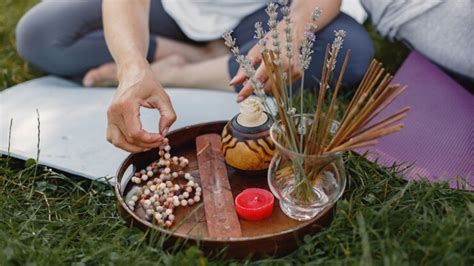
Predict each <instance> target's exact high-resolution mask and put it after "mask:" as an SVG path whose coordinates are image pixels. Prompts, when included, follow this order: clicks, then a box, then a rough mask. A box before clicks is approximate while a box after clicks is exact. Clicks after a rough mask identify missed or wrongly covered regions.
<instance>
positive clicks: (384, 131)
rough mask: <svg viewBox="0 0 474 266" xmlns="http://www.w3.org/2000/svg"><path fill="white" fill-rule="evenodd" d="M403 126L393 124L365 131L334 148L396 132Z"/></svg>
mask: <svg viewBox="0 0 474 266" xmlns="http://www.w3.org/2000/svg"><path fill="white" fill-rule="evenodd" d="M403 127H404V125H403V124H398V125H395V126H392V127H389V128H382V129H378V130H373V131H367V132H365V133H364V134H361V135H359V136H357V137H354V138H351V139H349V140H348V141H345V142H344V143H342V144H341V145H338V146H337V147H336V148H345V147H349V146H353V145H355V144H357V143H361V142H367V141H370V140H374V139H377V138H381V137H383V136H385V135H388V134H391V133H394V132H397V131H399V130H400V129H402V128H403ZM331 151H332V149H331Z"/></svg>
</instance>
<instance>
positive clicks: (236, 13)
mask: <svg viewBox="0 0 474 266" xmlns="http://www.w3.org/2000/svg"><path fill="white" fill-rule="evenodd" d="M268 2H269V1H268V0H163V1H162V3H163V8H164V9H165V11H166V12H167V13H168V14H169V15H170V16H171V17H172V18H173V19H174V20H175V21H176V23H177V24H178V25H179V27H180V28H181V30H182V31H183V32H184V33H185V34H186V35H187V36H188V37H189V38H190V39H193V40H195V41H210V40H215V39H219V38H221V36H222V34H223V33H224V32H225V31H227V30H231V29H233V28H235V27H236V26H237V25H238V24H239V22H240V21H241V20H242V19H243V18H244V17H246V16H247V15H250V14H252V13H253V12H255V11H257V10H258V9H260V8H262V7H264V6H266V5H267V3H268Z"/></svg>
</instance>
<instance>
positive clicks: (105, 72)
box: [82, 62, 118, 87]
mask: <svg viewBox="0 0 474 266" xmlns="http://www.w3.org/2000/svg"><path fill="white" fill-rule="evenodd" d="M82 84H83V85H84V86H86V87H115V86H117V84H118V80H117V65H116V64H115V63H113V62H110V63H105V64H103V65H101V66H99V67H96V68H93V69H91V70H89V71H88V72H87V73H86V75H85V76H84V78H83V79H82Z"/></svg>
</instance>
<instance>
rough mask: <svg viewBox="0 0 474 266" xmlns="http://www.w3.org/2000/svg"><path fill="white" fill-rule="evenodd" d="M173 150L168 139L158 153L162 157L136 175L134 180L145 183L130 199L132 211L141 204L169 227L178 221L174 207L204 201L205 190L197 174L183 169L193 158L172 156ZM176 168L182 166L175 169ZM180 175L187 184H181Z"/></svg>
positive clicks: (147, 215) (149, 215)
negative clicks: (195, 177)
mask: <svg viewBox="0 0 474 266" xmlns="http://www.w3.org/2000/svg"><path fill="white" fill-rule="evenodd" d="M170 151H171V146H170V145H169V144H168V141H167V139H165V145H163V146H162V147H160V150H159V152H158V155H159V156H160V158H159V159H158V160H156V161H154V162H152V163H151V164H150V165H148V166H147V167H146V168H145V169H141V170H140V171H137V172H136V173H135V174H134V175H133V177H132V179H131V181H132V182H133V183H135V184H137V185H140V184H143V186H142V187H140V188H139V189H138V190H137V191H136V192H135V194H134V195H133V196H132V197H131V198H130V200H129V201H128V202H127V205H128V207H129V208H130V209H131V210H132V211H133V210H135V208H136V206H137V204H138V203H139V204H140V205H141V207H142V208H143V209H144V210H145V218H146V219H147V220H148V221H153V222H155V223H157V224H159V225H160V226H163V227H167V228H169V227H171V226H172V225H173V224H174V223H175V222H176V217H175V215H174V209H175V208H177V207H180V206H182V207H186V206H192V205H194V204H195V203H197V202H199V201H201V193H202V189H201V187H200V186H199V184H198V183H197V182H195V181H194V177H193V176H192V175H191V174H190V173H187V172H184V171H183V169H184V168H185V167H187V166H188V165H189V160H188V159H187V158H185V157H183V156H181V157H177V156H171V154H170ZM175 168H179V169H178V170H176V171H174V170H172V169H175ZM179 178H184V179H185V180H186V181H187V183H186V184H185V185H180V184H179V183H178V181H179V180H178V179H179Z"/></svg>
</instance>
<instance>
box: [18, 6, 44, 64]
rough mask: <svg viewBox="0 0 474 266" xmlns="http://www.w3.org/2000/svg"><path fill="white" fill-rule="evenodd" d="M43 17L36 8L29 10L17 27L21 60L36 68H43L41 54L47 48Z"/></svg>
mask: <svg viewBox="0 0 474 266" xmlns="http://www.w3.org/2000/svg"><path fill="white" fill-rule="evenodd" d="M42 20H43V18H42V16H41V15H40V14H39V12H37V10H36V7H34V8H33V9H31V10H29V11H28V12H27V13H26V14H25V15H24V16H23V17H22V18H21V19H20V21H19V22H18V24H17V26H16V32H15V35H16V49H17V52H18V54H19V55H20V57H21V58H23V59H24V60H25V61H27V62H28V63H31V64H32V65H35V66H36V67H38V68H40V69H42V70H46V69H44V68H43V67H42V60H41V57H42V56H41V54H43V53H44V49H45V47H47V44H46V43H45V42H47V38H46V37H45V36H46V32H45V31H47V27H45V25H43V23H42Z"/></svg>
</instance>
